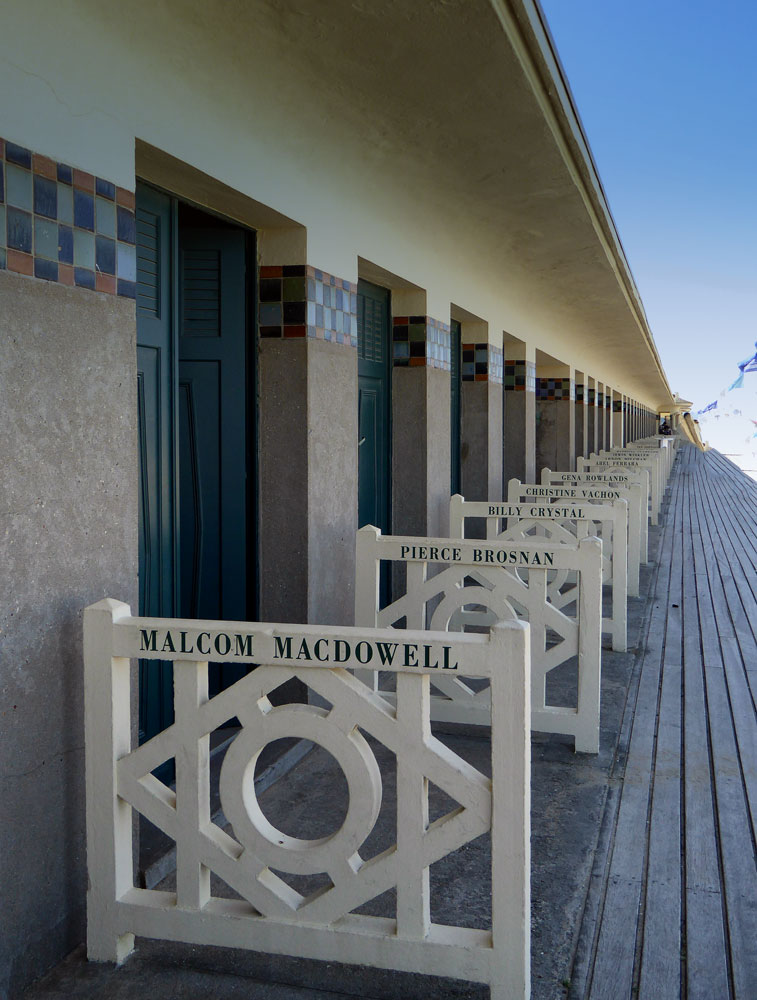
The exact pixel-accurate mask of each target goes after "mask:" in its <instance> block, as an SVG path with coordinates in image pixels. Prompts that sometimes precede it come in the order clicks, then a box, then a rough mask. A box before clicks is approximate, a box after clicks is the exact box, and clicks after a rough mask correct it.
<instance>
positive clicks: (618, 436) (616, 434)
mask: <svg viewBox="0 0 757 1000" xmlns="http://www.w3.org/2000/svg"><path fill="white" fill-rule="evenodd" d="M610 447H611V448H622V447H623V397H622V395H621V394H620V393H619V392H615V391H614V390H613V392H612V422H611V425H610Z"/></svg>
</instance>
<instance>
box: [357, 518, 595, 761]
mask: <svg viewBox="0 0 757 1000" xmlns="http://www.w3.org/2000/svg"><path fill="white" fill-rule="evenodd" d="M382 562H388V563H390V564H392V566H393V568H394V567H399V566H401V567H402V568H403V570H404V573H405V580H404V588H405V589H404V593H402V594H401V595H400V596H398V597H396V599H395V600H393V601H392V602H391V603H390V604H389V605H387V606H386V607H381V604H380V590H379V574H380V567H381V563H382ZM570 573H576V574H578V582H577V585H576V586H575V588H574V591H573V601H574V602H575V608H574V611H573V614H572V615H570V614H568V613H567V612H568V610H570V609H568V608H560V607H558V606H557V604H556V603H554V602H553V601H552V600H551V599H550V597H551V595H553V596H555V595H557V594H559V588H560V584H561V582H563V583H564V582H565V580H566V579H567V577H568V574H570ZM397 576H399V574H396V575H395V579H394V580H393V585H394V588H395V591H396V590H397V589H398V587H399V582H398V579H397ZM520 618H524V619H526V620H527V621H528V623H529V625H530V626H531V728H532V729H534V730H537V731H540V732H546V733H563V734H565V735H568V736H572V737H573V738H574V741H575V748H576V750H581V751H584V752H586V753H597V752H598V751H599V693H600V663H601V620H602V543H601V542H600V541H599V539H597V538H584V539H582V540H581V541H578V542H577V541H576V540H575V539H573V540H572V541H571V542H569V543H566V544H561V545H553V544H550V543H548V542H535V541H527V542H499V541H473V540H469V539H460V538H458V539H450V538H424V537H413V536H401V535H396V536H395V535H386V536H382V534H381V532H380V531H379V530H378V529H377V528H374V527H372V526H370V525H367V526H366V527H364V528H361V529H360V530H359V531H358V533H357V566H356V584H355V621H356V622H357V623H358V624H361V625H378V626H396V625H404V626H405V627H407V628H411V629H422V628H430V629H434V630H448V631H462V630H464V629H478V630H482V629H487V628H490V627H491V626H492V625H493V624H495V623H496V622H500V621H515V620H517V619H520ZM573 657H575V658H576V661H575V662H576V665H577V690H576V695H575V704H574V705H571V706H566V705H556V704H551V703H548V701H547V690H546V689H547V675H548V673H549V672H550V671H552V670H554V669H555V668H556V667H559V666H560V665H562V664H565V663H566V662H567V661H569V660H571V659H572V658H573ZM377 678H378V675H377V674H375V675H374V679H375V680H374V682H375V683H376V684H377V683H378V680H377ZM432 689H433V690H432V697H431V714H432V718H433V719H435V720H437V721H444V722H461V723H470V724H474V725H488V724H489V722H488V713H489V692H488V690H487V689H486V688H477V687H475V686H472V685H468V684H465V683H464V682H463V681H462V680H460V679H459V678H453V677H449V676H444V675H441V674H439V675H436V676H435V677H434V678H433V680H432Z"/></svg>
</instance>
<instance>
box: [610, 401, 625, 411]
mask: <svg viewBox="0 0 757 1000" xmlns="http://www.w3.org/2000/svg"><path fill="white" fill-rule="evenodd" d="M612 412H613V413H622V412H623V400H621V399H614V400H613V401H612Z"/></svg>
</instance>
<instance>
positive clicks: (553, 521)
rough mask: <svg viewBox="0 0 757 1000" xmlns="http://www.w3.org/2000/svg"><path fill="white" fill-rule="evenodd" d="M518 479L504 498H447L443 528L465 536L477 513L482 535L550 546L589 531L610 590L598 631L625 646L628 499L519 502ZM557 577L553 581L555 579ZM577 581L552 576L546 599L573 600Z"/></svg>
mask: <svg viewBox="0 0 757 1000" xmlns="http://www.w3.org/2000/svg"><path fill="white" fill-rule="evenodd" d="M519 486H520V482H519V480H517V479H511V480H510V484H509V495H508V499H507V502H505V503H488V502H485V501H476V500H465V499H464V498H463V497H462V496H460V494H459V493H456V494H455V495H454V496H453V497H451V498H450V505H449V528H450V535H451V536H452V537H453V538H462V537H463V536H464V535H465V521H466V519H470V518H478V519H481V520H483V521H484V522H485V524H486V537H487V538H496V539H497V541H500V542H506V541H509V542H521V541H522V542H536V541H540V540H544V541H548V542H552V543H553V544H555V545H563V544H565V543H568V544H571V543H574V542H575V541H576V540H577V539H581V538H588V537H589V535H590V534H591V535H595V536H596V537H598V538H599V539H600V541H601V542H602V582H603V583H606V584H609V586H610V588H611V590H612V607H611V610H610V615H609V616H603V618H602V631H603V632H607V633H609V635H610V636H611V637H612V648H613V649H614V650H617V651H618V652H621V653H624V652H625V651H626V643H627V639H626V633H627V603H628V504H627V503H626V501H625V500H610V501H609V502H605V503H603V504H594V503H585V504H582V503H581V502H580V501H577V500H571V501H570V502H569V503H565V502H563V503H557V504H555V503H552V504H549V503H546V502H545V501H543V500H542V501H541V503H539V502H538V501H537V502H534V501H533V500H526V502H525V503H521V502H520V501H519V497H518V494H517V488H518V487H519ZM558 580H559V586H558V585H557V581H558ZM577 586H578V580H577V579H576V577H575V575H574V574H570V575H569V576H568V577H567V579H565V580H563V579H562V578H561V577H557V579H556V580H554V581H552V582H551V584H550V586H549V600H550V602H551V603H552V604H554V605H555V606H556V607H558V608H564V607H566V606H567V605H569V604H572V603H573V602H574V601H575V600H576V596H577V591H576V587H577Z"/></svg>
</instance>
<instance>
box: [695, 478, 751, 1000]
mask: <svg viewBox="0 0 757 1000" xmlns="http://www.w3.org/2000/svg"><path fill="white" fill-rule="evenodd" d="M702 492H704V491H702ZM700 501H701V494H700ZM700 511H701V514H702V520H701V522H700V528H701V531H702V540H703V543H704V544H703V548H704V547H709V549H710V550H711V551H712V552H714V551H715V549H716V547H717V544H718V543H722V542H724V541H725V539H723V538H722V537H719V536H717V534H715V535H714V536H713V534H711V525H712V524H713V521H712V520H711V519H710V518H709V517H708V514H709V510H705V509H704V508H703V507H702V506H701V503H700ZM715 523H716V522H715ZM721 572H722V570H721V563H720V562H719V561H718V560H717V559H711V560H710V561H709V563H708V582H709V590H708V593H706V594H705V593H703V592H702V593H700V594H699V595H698V598H699V602H700V611H701V607H702V605H704V606H705V607H707V609H708V612H709V603H708V602H711V605H712V615H713V618H714V619H715V623H716V629H715V630H713V631H712V632H709V631H708V632H707V633H705V632H704V631H703V634H702V649H703V659H704V673H705V686H706V694H707V709H708V722H709V732H710V741H711V753H712V765H713V776H714V788H715V797H716V809H717V818H718V830H719V837H720V860H721V866H722V872H723V882H724V888H725V903H726V914H727V925H728V936H729V943H730V960H731V969H732V976H733V995H734V997H736V998H739V997H743V998H744V1000H746V998H748V997H749V998H752V997H754V996H755V995H757V866H756V865H755V854H754V842H753V829H752V825H751V817H750V814H749V811H748V806H747V802H746V797H745V787H744V781H743V777H742V771H741V766H740V759H739V747H738V743H737V740H736V733H735V728H734V718H733V714H732V711H731V702H730V699H729V697H728V690H727V688H726V683H725V664H724V662H723V655H722V651H721V646H720V636H721V635H726V636H728V635H729V633H730V635H731V636H733V628H732V625H731V619H730V614H729V610H728V604H727V601H726V597H725V593H724V589H723V584H722V579H721ZM750 862H751V863H750Z"/></svg>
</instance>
